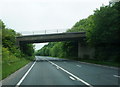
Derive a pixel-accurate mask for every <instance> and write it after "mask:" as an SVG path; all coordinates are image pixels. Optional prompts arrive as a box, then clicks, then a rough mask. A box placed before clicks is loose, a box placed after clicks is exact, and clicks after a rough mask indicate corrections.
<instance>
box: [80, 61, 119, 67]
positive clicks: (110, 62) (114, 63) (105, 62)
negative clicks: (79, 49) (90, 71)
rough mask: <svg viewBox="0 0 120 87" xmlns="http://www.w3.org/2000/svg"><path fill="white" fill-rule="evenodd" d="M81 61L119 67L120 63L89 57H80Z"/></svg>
mask: <svg viewBox="0 0 120 87" xmlns="http://www.w3.org/2000/svg"><path fill="white" fill-rule="evenodd" d="M79 61H81V62H87V63H93V64H100V65H106V66H113V67H120V63H117V62H112V61H100V60H99V61H98V60H90V59H81V60H79Z"/></svg>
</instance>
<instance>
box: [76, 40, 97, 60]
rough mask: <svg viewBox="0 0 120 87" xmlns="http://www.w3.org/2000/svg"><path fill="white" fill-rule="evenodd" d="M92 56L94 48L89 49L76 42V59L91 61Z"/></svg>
mask: <svg viewBox="0 0 120 87" xmlns="http://www.w3.org/2000/svg"><path fill="white" fill-rule="evenodd" d="M94 55H95V49H94V47H89V46H87V45H84V44H81V43H80V42H78V58H81V59H93V58H94Z"/></svg>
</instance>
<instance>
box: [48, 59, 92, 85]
mask: <svg viewBox="0 0 120 87" xmlns="http://www.w3.org/2000/svg"><path fill="white" fill-rule="evenodd" d="M48 62H50V63H51V64H53V65H55V66H56V67H59V68H60V69H61V70H63V71H64V72H66V73H67V74H69V75H71V76H72V77H74V78H76V79H77V80H78V81H81V82H82V83H84V84H85V85H87V86H89V87H93V86H92V85H91V84H89V83H87V82H86V81H84V80H82V79H80V78H79V77H77V76H75V75H74V74H72V73H70V72H68V71H67V70H65V69H63V68H62V67H60V66H58V65H57V64H55V63H53V62H51V61H49V60H48Z"/></svg>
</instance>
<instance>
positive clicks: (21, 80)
mask: <svg viewBox="0 0 120 87" xmlns="http://www.w3.org/2000/svg"><path fill="white" fill-rule="evenodd" d="M35 63H36V61H35V62H34V63H33V64H32V66H31V67H30V68H29V70H28V71H27V72H26V73H25V74H24V76H23V77H22V78H21V79H20V81H19V82H18V83H17V85H16V87H18V86H19V85H20V84H21V83H22V82H23V80H24V79H25V77H26V76H27V75H28V73H29V72H30V70H31V69H32V68H33V66H34V65H35Z"/></svg>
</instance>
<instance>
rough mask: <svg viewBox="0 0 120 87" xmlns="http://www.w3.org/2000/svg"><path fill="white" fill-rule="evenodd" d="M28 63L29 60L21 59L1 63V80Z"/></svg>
mask: <svg viewBox="0 0 120 87" xmlns="http://www.w3.org/2000/svg"><path fill="white" fill-rule="evenodd" d="M29 62H30V61H29V60H26V59H24V58H21V59H19V60H17V61H16V62H2V79H4V78H6V77H8V76H9V75H10V74H12V73H14V72H15V71H17V70H18V69H20V68H21V67H23V66H25V65H26V64H28V63H29Z"/></svg>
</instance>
